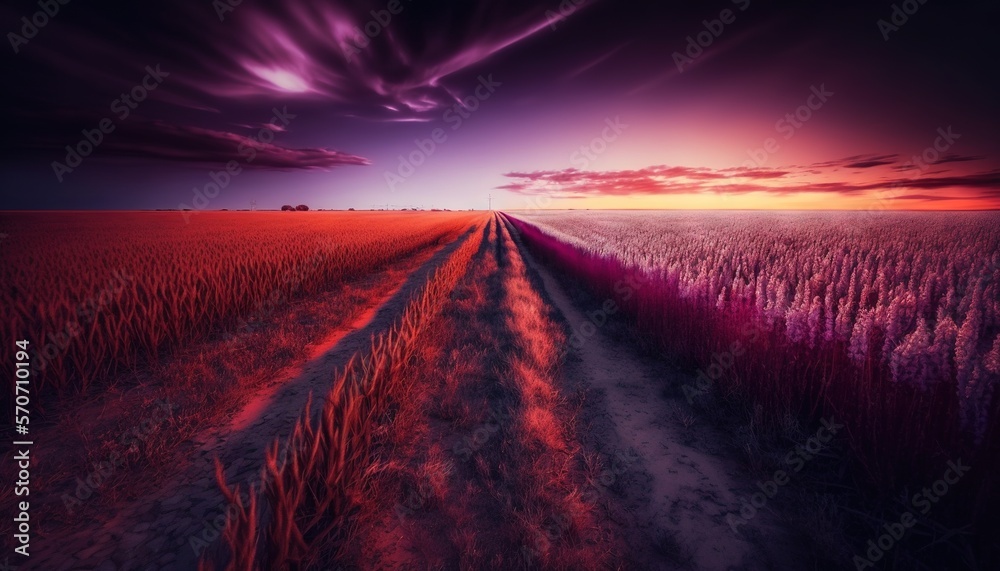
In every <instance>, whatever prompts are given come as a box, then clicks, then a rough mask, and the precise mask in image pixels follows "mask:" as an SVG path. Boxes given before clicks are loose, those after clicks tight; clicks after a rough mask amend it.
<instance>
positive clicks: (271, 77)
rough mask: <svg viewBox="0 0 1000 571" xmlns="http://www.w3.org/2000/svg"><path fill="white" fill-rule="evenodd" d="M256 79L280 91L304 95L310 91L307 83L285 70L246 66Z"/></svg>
mask: <svg viewBox="0 0 1000 571" xmlns="http://www.w3.org/2000/svg"><path fill="white" fill-rule="evenodd" d="M248 68H249V69H250V71H251V72H253V73H254V74H256V75H257V77H259V78H261V79H263V80H264V81H267V82H269V83H271V85H273V86H274V87H276V88H278V89H280V90H281V91H288V92H290V93H305V92H307V91H310V87H309V83H308V82H307V81H306V80H305V79H304V78H302V77H301V76H299V75H297V74H295V73H293V72H290V71H288V70H286V69H271V68H267V67H258V66H255V65H250V66H248Z"/></svg>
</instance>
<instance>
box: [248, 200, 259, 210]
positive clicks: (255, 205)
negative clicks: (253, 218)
mask: <svg viewBox="0 0 1000 571" xmlns="http://www.w3.org/2000/svg"><path fill="white" fill-rule="evenodd" d="M256 209H257V201H256V200H251V201H250V212H253V211H254V210H256Z"/></svg>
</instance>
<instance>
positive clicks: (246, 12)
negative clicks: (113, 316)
mask: <svg viewBox="0 0 1000 571" xmlns="http://www.w3.org/2000/svg"><path fill="white" fill-rule="evenodd" d="M573 5H574V4H573V3H572V2H565V3H563V4H562V6H563V9H564V12H563V13H562V14H561V15H558V16H557V15H556V14H557V13H558V12H559V10H560V4H559V3H558V2H551V3H548V4H547V3H544V2H543V3H538V2H527V1H514V2H477V3H471V2H457V1H456V2H441V3H435V4H433V5H428V4H421V3H417V2H410V1H409V0H399V1H398V2H396V1H386V0H372V1H369V2H358V3H353V4H351V5H348V3H346V2H305V1H304V0H293V1H290V2H286V3H283V4H282V5H281V6H280V7H275V6H269V5H266V4H264V3H262V2H258V3H255V2H252V1H251V0H245V1H244V2H243V3H241V4H239V5H237V6H235V7H234V8H233V10H231V11H225V12H223V13H221V14H219V13H216V11H215V10H214V9H213V5H212V3H207V2H185V3H181V4H180V5H177V4H175V3H167V2H150V3H149V6H148V7H145V8H144V10H143V13H142V14H139V13H137V12H136V11H135V10H134V8H128V7H129V6H131V5H129V4H124V3H123V4H121V5H120V6H115V5H114V3H113V4H111V5H108V6H106V7H94V6H82V5H81V6H79V7H76V6H74V7H73V9H70V7H66V8H65V9H63V11H62V12H61V13H60V14H58V15H57V16H56V17H53V18H52V19H51V21H50V22H49V23H47V24H46V25H45V26H44V27H42V28H41V29H40V30H38V33H37V34H36V35H35V36H33V37H32V38H30V39H29V40H28V41H27V42H25V43H20V44H18V45H17V46H16V48H17V52H16V53H8V54H7V57H8V59H9V65H5V71H4V73H5V74H7V75H9V77H8V78H7V79H8V80H9V81H6V82H5V85H6V86H9V87H8V92H7V93H6V94H5V98H6V99H7V100H8V101H7V104H6V109H7V110H8V114H9V116H10V119H9V123H10V125H9V128H8V129H7V130H5V132H4V134H3V135H2V136H0V137H2V141H3V143H2V147H3V149H4V153H3V159H2V160H0V169H2V170H3V177H4V180H5V181H9V182H8V184H7V185H6V186H7V188H5V190H4V193H3V204H0V208H112V209H118V208H177V207H180V206H191V205H193V206H194V207H195V208H199V206H198V204H197V203H196V201H198V200H199V199H198V194H199V192H201V193H205V192H206V191H207V192H208V194H209V195H212V196H210V198H209V199H208V200H204V201H202V204H204V205H205V206H204V207H205V208H207V209H219V208H246V207H247V206H248V205H249V203H250V201H256V203H257V205H258V207H259V208H276V207H279V206H280V205H281V204H285V203H294V204H298V203H307V204H310V205H311V206H313V207H314V208H348V207H354V208H372V207H386V206H388V207H390V208H399V207H423V208H431V207H435V208H453V209H465V208H484V207H485V206H486V204H487V197H488V196H489V195H492V196H493V206H494V207H496V208H502V209H511V210H513V209H522V208H539V207H542V208H734V209H770V208H788V209H814V208H821V209H867V210H871V209H983V208H998V207H1000V161H998V156H1000V155H998V151H1000V141H998V139H997V137H996V136H995V133H996V132H997V129H998V127H1000V120H998V119H1000V118H998V114H997V112H996V110H995V101H997V100H1000V97H998V95H1000V88H998V81H1000V80H998V78H997V76H996V74H995V73H994V72H993V70H992V69H990V68H988V67H986V66H984V65H983V64H982V63H980V62H982V61H989V60H990V58H989V57H988V56H989V55H990V54H993V53H995V52H996V47H997V40H996V39H995V34H993V33H992V32H991V31H990V30H989V26H988V22H990V21H993V18H995V17H996V16H997V15H1000V14H998V8H997V7H996V6H995V5H991V4H989V3H986V2H972V3H969V4H968V5H963V6H961V7H957V6H950V5H946V4H944V3H927V4H925V5H922V6H921V7H920V9H919V10H918V12H916V13H915V14H913V15H911V16H910V18H909V20H908V21H907V23H906V24H905V25H904V26H900V27H899V29H898V30H894V31H890V32H889V34H888V40H886V36H885V35H884V34H883V31H882V30H880V27H879V25H878V21H879V20H880V19H884V18H889V17H890V14H891V7H890V6H888V5H886V6H883V5H881V4H877V3H876V4H873V3H864V2H847V3H839V4H837V5H836V6H832V5H830V6H814V5H810V6H804V5H802V4H801V3H794V2H779V3H768V4H767V5H765V3H763V2H759V1H757V0H732V1H730V0H726V1H721V2H717V3H716V4H699V5H697V6H691V5H688V4H687V3H670V2H667V3H655V4H654V3H648V2H640V1H638V0H624V1H621V2H610V1H603V2H602V1H596V0H594V1H587V2H583V3H581V4H580V5H579V6H578V7H576V8H572V9H570V10H566V7H567V6H573ZM34 9H35V6H34V4H30V3H21V4H20V5H18V6H8V5H5V6H3V7H0V21H2V22H3V23H4V25H5V29H7V30H13V31H14V33H20V32H19V30H20V28H21V26H22V24H23V23H22V22H21V20H20V18H21V17H22V16H24V15H29V16H30V14H31V13H32V12H33V11H34ZM727 10H728V12H726V11H727ZM393 12H395V13H393ZM720 25H721V28H720V27H719V26H720ZM366 30H367V33H366ZM712 30H715V31H716V32H718V33H717V34H714V35H713V34H712ZM699 34H701V36H700V37H702V38H709V37H710V38H711V39H710V41H708V44H709V45H708V46H707V47H704V48H702V49H701V53H700V54H697V53H696V51H697V50H696V49H695V48H690V51H689V47H688V46H689V44H690V42H692V41H696V40H694V38H698V37H699ZM705 34H708V35H707V36H706V35H705ZM942 38H945V39H947V40H948V41H942ZM8 40H10V36H9V35H8ZM12 52H13V50H12ZM677 54H682V55H683V57H681V58H680V59H678V55H677ZM692 54H695V55H693V57H692ZM684 58H690V59H684ZM678 62H680V63H681V65H680V66H678ZM156 65H159V66H162V69H163V70H164V71H165V72H167V74H168V75H167V76H166V77H165V78H163V80H162V83H159V84H158V85H157V86H156V87H155V89H151V90H148V92H147V94H148V98H146V99H145V100H144V101H142V102H139V103H135V104H134V109H130V112H129V115H128V116H127V117H121V116H120V115H119V113H118V110H120V109H121V103H120V102H119V103H118V106H117V107H116V105H115V103H114V102H115V101H116V100H117V99H118V98H119V97H120V96H121V95H122V94H123V93H127V92H129V91H131V90H133V89H135V86H137V85H140V84H141V82H142V81H143V79H144V76H145V75H146V71H145V70H146V66H156ZM15 78H16V79H15ZM105 118H109V119H110V120H111V122H112V124H113V125H114V131H113V132H109V133H106V134H104V135H103V137H102V141H101V142H100V143H99V144H98V145H96V149H95V150H94V151H93V153H92V155H90V156H87V157H85V158H83V159H82V161H81V163H80V164H79V165H78V166H73V167H72V170H71V171H68V172H66V171H63V173H62V176H61V177H60V176H56V174H55V172H54V171H55V167H54V166H53V163H55V162H60V163H64V164H67V165H68V164H69V162H68V159H69V158H70V157H68V156H67V155H68V151H67V149H66V146H67V145H70V146H77V145H79V144H80V142H81V141H84V140H85V139H84V134H83V131H88V132H92V131H93V129H95V128H96V127H97V126H98V125H99V124H100V122H101V120H102V119H105ZM269 123H271V124H272V125H273V127H271V128H264V127H265V125H267V124H269ZM262 128H264V129H263V130H262ZM248 149H252V150H253V153H252V155H253V158H252V159H251V158H250V155H251V152H250V150H248ZM227 163H230V166H231V167H238V168H236V169H235V170H238V171H239V172H238V174H232V175H230V176H229V177H228V179H225V180H226V184H225V185H224V186H225V187H224V188H221V189H220V190H219V192H218V193H217V194H214V193H213V190H214V189H213V188H212V186H211V185H212V184H214V183H215V182H218V181H220V180H223V179H224V177H223V175H221V174H220V173H222V172H225V171H226V166H227ZM231 170H232V169H231Z"/></svg>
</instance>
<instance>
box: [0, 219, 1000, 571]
mask: <svg viewBox="0 0 1000 571" xmlns="http://www.w3.org/2000/svg"><path fill="white" fill-rule="evenodd" d="M0 231H2V232H3V233H5V234H7V235H8V239H7V240H5V242H4V250H3V253H2V254H0V256H2V258H3V260H4V262H5V265H4V268H3V269H2V270H0V272H2V274H0V275H2V279H3V280H4V281H3V283H4V285H5V287H4V288H3V289H2V290H0V301H2V302H3V303H5V304H6V306H5V307H8V308H10V311H9V316H10V319H8V320H6V321H5V322H4V323H3V324H0V328H4V329H5V331H4V332H5V333H6V334H7V335H9V336H17V337H19V338H20V337H24V338H27V339H29V340H30V341H31V351H30V356H29V359H28V361H30V362H31V364H32V367H31V369H30V371H31V375H30V376H31V379H32V385H31V393H30V394H31V399H32V400H31V402H32V403H34V402H35V401H34V399H35V398H36V397H37V399H38V403H39V407H38V409H37V412H34V411H33V412H32V414H33V415H35V416H33V418H32V423H31V424H30V432H31V436H32V438H33V439H34V440H35V441H36V442H41V443H44V446H40V447H39V450H38V451H37V452H33V454H34V455H33V456H32V471H33V474H32V478H31V481H32V486H33V487H32V505H33V508H32V509H33V517H36V518H37V519H38V520H40V521H44V522H45V530H44V531H45V532H44V533H43V534H40V536H39V538H38V539H37V540H36V542H35V546H33V548H35V549H37V550H38V552H40V553H41V556H40V557H38V558H36V559H33V561H32V565H34V567H32V568H38V569H63V568H66V569H71V568H78V567H84V568H100V569H133V568H134V569H147V568H149V569H201V570H203V571H209V570H219V571H221V570H225V571H244V570H258V569H259V570H264V569H303V570H305V569H309V570H312V569H316V570H319V569H338V568H339V569H353V568H361V569H368V568H371V569H418V568H419V569H496V570H501V569H593V570H595V571H596V570H599V569H658V568H679V569H681V568H683V569H687V568H690V569H727V568H739V569H747V570H754V571H756V570H761V571H763V570H766V569H792V568H811V569H838V568H844V567H845V566H846V567H850V566H851V565H852V563H853V564H856V561H857V559H856V558H857V556H858V554H859V553H862V554H864V553H867V552H866V551H865V550H866V549H868V544H867V543H866V541H868V540H869V538H871V537H874V538H876V539H875V540H876V541H879V540H880V539H881V534H884V533H886V532H885V531H884V529H888V528H886V527H885V526H886V525H892V522H894V521H898V520H899V517H900V515H899V511H900V509H901V508H900V501H901V500H900V499H901V498H902V500H905V501H906V502H907V503H911V499H910V498H912V497H913V496H912V494H913V493H914V490H916V491H918V492H917V493H920V492H919V491H921V490H926V489H931V490H937V483H938V481H939V480H938V481H936V480H937V479H939V478H942V476H941V474H942V471H943V470H945V469H951V467H952V466H958V465H961V466H965V465H966V464H968V465H970V466H972V469H971V471H970V472H969V474H968V475H964V473H962V474H961V475H960V479H959V480H955V481H954V482H950V483H951V484H953V485H952V486H951V487H950V488H948V490H949V491H948V492H947V494H944V493H942V494H940V497H938V496H934V497H935V499H936V500H939V501H940V503H938V501H935V502H934V504H935V505H934V506H933V507H934V511H933V512H932V513H931V514H930V515H926V516H925V517H921V518H920V520H919V521H918V522H917V523H916V524H915V526H914V528H913V530H912V532H910V537H912V538H913V539H911V540H909V543H901V544H900V546H899V547H897V548H894V549H893V550H886V555H885V558H884V561H883V564H884V566H885V568H886V569H893V570H894V571H899V570H902V569H919V568H921V566H922V565H923V566H928V565H930V566H940V564H941V563H942V562H952V561H958V562H960V563H961V567H956V568H968V569H980V568H984V567H983V566H982V565H980V563H982V562H989V561H990V560H991V559H990V558H991V557H994V556H997V555H998V554H1000V550H998V549H997V548H996V547H997V546H996V545H993V544H991V543H990V542H991V541H992V539H991V538H992V537H994V536H993V535H991V530H992V529H993V527H994V524H993V520H992V514H993V513H995V510H996V509H1000V501H998V494H997V493H996V486H995V484H994V482H993V481H992V477H991V476H992V474H994V473H996V471H997V470H1000V464H998V461H1000V460H998V459H1000V421H998V420H997V419H998V418H1000V398H997V395H996V389H997V387H998V386H1000V253H998V252H1000V215H997V214H995V213H951V214H945V213H934V214H916V213H895V214H884V215H880V217H879V218H878V219H877V220H876V219H875V218H874V217H871V216H866V215H858V214H850V213H846V212H845V213H822V212H813V213H793V212H625V211H618V212H600V211H594V212H590V211H587V212H571V211H549V212H534V213H510V214H502V213H499V212H490V213H484V212H464V213H458V212H387V213H383V212H345V213H328V212H288V213H278V212H269V213H249V212H248V213H235V212H234V213H221V212H220V213H211V214H209V213H205V214H201V215H199V216H197V217H192V218H191V223H190V224H186V223H185V222H184V221H183V219H182V217H180V216H178V215H177V213H88V214H80V213H76V214H68V213H67V214H63V213H47V214H40V213H23V214H17V215H15V214H10V213H8V214H4V215H3V216H0ZM4 351H6V352H7V353H10V354H7V353H4V354H3V355H0V357H3V358H7V359H13V354H12V352H11V347H5V348H3V349H2V351H0V353H3V352H4ZM22 356H23V355H22ZM36 418H37V422H36V421H35V419H36ZM838 427H839V428H838ZM824 430H828V431H830V434H829V436H830V439H829V440H823V441H822V445H821V446H819V448H818V449H815V447H816V446H817V445H818V444H819V443H820V440H817V438H818V435H821V434H824V432H823V431H824ZM4 454H5V455H6V456H7V459H8V460H11V458H10V456H11V455H12V454H13V450H11V451H7V452H5V453H4ZM789 458H791V459H792V460H795V461H801V464H802V466H800V467H799V468H802V470H801V473H799V468H795V469H794V472H793V471H792V470H791V469H790V468H789V465H790V464H789ZM10 466H16V464H15V463H13V462H12V461H8V462H7V463H6V464H4V468H3V470H6V471H4V472H3V473H2V474H0V476H3V477H4V478H7V479H14V478H16V477H17V475H16V474H15V473H13V472H11V471H10V469H9V467H10ZM782 470H784V471H787V473H785V472H781V471H782ZM779 472H781V473H782V474H784V475H785V476H788V475H789V474H792V476H791V478H790V482H789V479H788V478H786V479H785V483H784V484H781V485H780V486H779V484H777V483H775V482H776V481H777V480H778V476H777V474H778V473H779ZM949 479H950V477H949ZM928 483H930V485H929V486H928ZM926 493H930V492H926ZM765 494H766V495H765ZM907 496H909V498H908V497H907ZM16 500H17V498H16V497H15V496H14V495H13V494H12V493H11V492H10V491H9V490H4V491H0V506H3V507H4V508H6V507H7V506H14V505H15V502H16ZM761 502H763V504H761ZM758 504H760V505H759V506H758ZM765 505H766V508H765V507H764V506H765ZM903 505H904V508H905V507H906V504H903ZM11 509H13V508H11ZM911 509H912V507H911ZM887 522H888V523H887ZM4 541H5V542H8V543H9V541H10V540H9V537H7V538H6V539H4ZM987 568H988V567H987Z"/></svg>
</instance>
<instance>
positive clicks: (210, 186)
mask: <svg viewBox="0 0 1000 571" xmlns="http://www.w3.org/2000/svg"><path fill="white" fill-rule="evenodd" d="M271 111H272V112H273V113H274V115H273V116H272V117H271V121H270V122H268V123H267V124H266V125H264V126H263V127H261V128H260V130H258V131H257V133H256V134H255V135H254V136H253V137H252V138H250V137H248V138H247V139H246V140H245V141H243V142H242V143H240V144H239V146H238V147H237V148H236V152H237V153H239V154H240V155H241V156H242V157H243V162H244V163H245V164H250V163H252V162H253V161H254V160H255V159H256V158H257V151H258V150H260V149H263V148H264V147H265V146H267V145H270V144H271V143H272V142H273V141H274V133H275V131H284V130H285V128H286V127H287V126H288V125H289V123H291V122H292V119H295V117H296V116H295V115H293V114H291V113H289V112H288V107H287V106H282V107H281V109H280V110H279V109H278V108H277V107H272V108H271ZM241 172H243V165H241V164H240V162H239V161H237V160H236V159H231V160H230V161H229V162H227V163H226V167H225V168H224V169H220V170H218V171H209V173H208V178H209V179H210V180H209V181H208V182H206V183H205V184H203V185H202V186H201V187H197V186H196V187H194V189H192V195H193V196H192V198H191V204H190V205H188V204H184V203H181V204H178V205H177V209H178V210H180V211H181V216H183V217H184V223H185V224H188V223H190V222H191V215H192V214H197V213H198V212H200V211H202V210H205V209H206V208H208V205H209V203H210V202H211V201H212V200H213V199H215V198H218V196H219V194H220V193H221V192H222V191H223V190H225V189H226V187H228V186H229V184H230V183H231V182H232V181H233V177H235V176H236V175H238V174H240V173H241Z"/></svg>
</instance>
